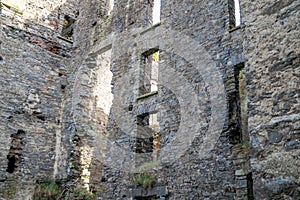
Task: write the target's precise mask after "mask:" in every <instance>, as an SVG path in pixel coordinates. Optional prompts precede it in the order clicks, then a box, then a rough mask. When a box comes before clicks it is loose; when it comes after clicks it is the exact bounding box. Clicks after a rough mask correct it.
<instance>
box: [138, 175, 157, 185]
mask: <svg viewBox="0 0 300 200" xmlns="http://www.w3.org/2000/svg"><path fill="white" fill-rule="evenodd" d="M133 181H134V183H135V184H136V185H138V186H142V187H143V188H152V187H153V186H154V185H155V183H156V176H154V175H153V174H151V173H139V174H135V175H134V176H133Z"/></svg>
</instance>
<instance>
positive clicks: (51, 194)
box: [33, 181, 63, 200]
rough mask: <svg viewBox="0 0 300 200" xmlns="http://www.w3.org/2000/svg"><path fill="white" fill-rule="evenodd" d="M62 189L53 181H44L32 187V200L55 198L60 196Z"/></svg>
mask: <svg viewBox="0 0 300 200" xmlns="http://www.w3.org/2000/svg"><path fill="white" fill-rule="evenodd" d="M62 193H63V189H62V188H61V186H59V185H58V184H56V183H55V182H53V181H44V182H41V183H40V184H38V185H37V186H36V187H35V189H34V194H33V200H52V199H53V200H54V199H55V200H56V199H59V198H60V197H61V195H62Z"/></svg>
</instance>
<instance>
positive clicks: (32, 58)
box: [0, 1, 76, 199]
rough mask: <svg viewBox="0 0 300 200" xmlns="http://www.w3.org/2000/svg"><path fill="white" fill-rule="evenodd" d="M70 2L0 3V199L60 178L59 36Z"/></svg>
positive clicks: (67, 48) (62, 40)
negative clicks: (42, 182)
mask: <svg viewBox="0 0 300 200" xmlns="http://www.w3.org/2000/svg"><path fill="white" fill-rule="evenodd" d="M72 3H74V2H71V3H70V2H69V4H68V3H66V4H62V2H61V1H51V2H50V1H38V2H37V1H1V16H0V17H1V35H0V52H1V53H0V57H1V62H0V65H1V73H0V76H1V78H0V80H1V87H0V88H1V89H0V94H1V103H0V105H1V106H0V113H1V120H0V123H1V125H0V129H1V135H0V141H1V145H0V148H1V149H0V152H1V153H0V160H1V161H0V171H1V172H0V197H2V198H5V199H27V198H29V197H30V196H31V195H32V192H33V188H34V185H35V183H36V182H37V181H43V180H50V179H54V178H58V179H62V178H64V177H66V165H67V163H66V157H64V156H65V154H64V153H63V151H64V148H63V147H62V146H63V144H64V142H63V141H62V133H61V126H62V107H63V104H64V98H65V91H66V87H67V84H68V83H67V78H68V76H69V72H68V66H67V62H65V61H66V58H68V57H70V56H71V54H72V41H71V40H70V38H66V36H62V30H63V29H64V20H65V19H64V17H65V15H68V16H72V17H73V18H75V15H76V14H74V13H75V11H76V10H75V9H74V4H73V5H72Z"/></svg>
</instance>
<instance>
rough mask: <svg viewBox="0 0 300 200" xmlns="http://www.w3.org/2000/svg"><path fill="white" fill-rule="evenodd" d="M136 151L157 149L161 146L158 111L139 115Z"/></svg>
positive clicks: (144, 151) (143, 151) (147, 151)
mask: <svg viewBox="0 0 300 200" xmlns="http://www.w3.org/2000/svg"><path fill="white" fill-rule="evenodd" d="M137 126H138V127H137V131H138V133H137V136H138V137H137V139H136V149H135V152H136V153H149V152H153V151H157V150H159V149H158V146H159V144H158V143H159V141H158V138H159V122H158V119H157V113H152V114H149V113H146V114H144V115H139V116H138V117H137Z"/></svg>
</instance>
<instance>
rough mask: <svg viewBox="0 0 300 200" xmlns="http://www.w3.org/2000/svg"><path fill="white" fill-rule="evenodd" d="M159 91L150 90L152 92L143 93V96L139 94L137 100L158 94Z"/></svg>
mask: <svg viewBox="0 0 300 200" xmlns="http://www.w3.org/2000/svg"><path fill="white" fill-rule="evenodd" d="M157 93H158V92H157V91H154V92H150V93H147V94H143V95H141V96H138V97H137V98H136V100H140V99H144V98H147V97H150V96H153V95H156V94H157Z"/></svg>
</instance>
